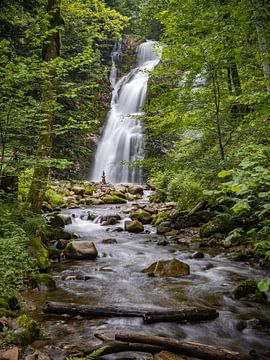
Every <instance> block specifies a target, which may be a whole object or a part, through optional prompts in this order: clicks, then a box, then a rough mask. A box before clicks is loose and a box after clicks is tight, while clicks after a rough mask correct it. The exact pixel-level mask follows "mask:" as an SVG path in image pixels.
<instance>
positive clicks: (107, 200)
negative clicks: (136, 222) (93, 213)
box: [102, 195, 126, 204]
mask: <svg viewBox="0 0 270 360" xmlns="http://www.w3.org/2000/svg"><path fill="white" fill-rule="evenodd" d="M102 200H103V202H104V204H125V203H126V199H123V198H122V197H119V196H116V195H108V196H104V197H103V198H102Z"/></svg>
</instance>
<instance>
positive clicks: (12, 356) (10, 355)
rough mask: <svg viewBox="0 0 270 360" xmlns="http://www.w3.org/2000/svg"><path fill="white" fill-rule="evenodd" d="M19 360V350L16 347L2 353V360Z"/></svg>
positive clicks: (0, 358)
mask: <svg viewBox="0 0 270 360" xmlns="http://www.w3.org/2000/svg"><path fill="white" fill-rule="evenodd" d="M18 359H19V348H18V347H17V346H14V347H12V348H10V349H8V350H5V351H1V352H0V360H18Z"/></svg>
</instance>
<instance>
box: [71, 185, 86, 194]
mask: <svg viewBox="0 0 270 360" xmlns="http://www.w3.org/2000/svg"><path fill="white" fill-rule="evenodd" d="M72 191H73V192H74V194H75V195H79V196H84V193H85V189H84V188H82V187H80V186H74V187H73V188H72Z"/></svg>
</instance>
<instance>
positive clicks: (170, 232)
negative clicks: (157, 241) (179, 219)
mask: <svg viewBox="0 0 270 360" xmlns="http://www.w3.org/2000/svg"><path fill="white" fill-rule="evenodd" d="M178 234H179V232H178V230H175V229H173V230H170V231H169V232H166V233H165V234H164V235H165V236H172V237H174V236H177V235H178Z"/></svg>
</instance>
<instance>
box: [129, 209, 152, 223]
mask: <svg viewBox="0 0 270 360" xmlns="http://www.w3.org/2000/svg"><path fill="white" fill-rule="evenodd" d="M130 217H131V219H132V220H138V221H140V222H141V223H142V224H150V223H151V221H152V215H151V214H150V213H149V212H147V211H145V210H142V209H140V210H137V211H135V212H133V213H132V214H131V215H130Z"/></svg>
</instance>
